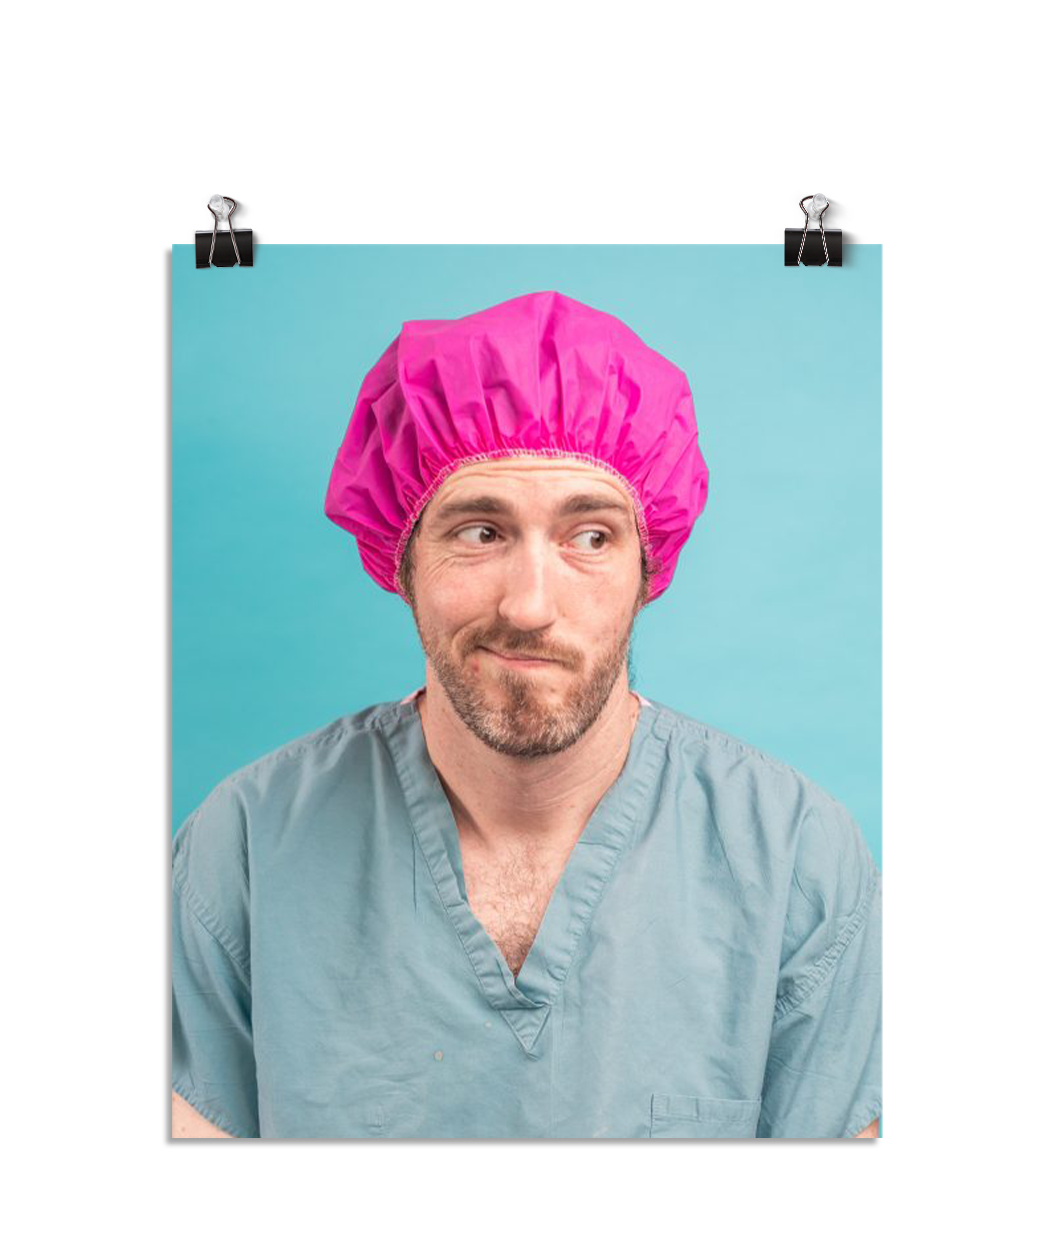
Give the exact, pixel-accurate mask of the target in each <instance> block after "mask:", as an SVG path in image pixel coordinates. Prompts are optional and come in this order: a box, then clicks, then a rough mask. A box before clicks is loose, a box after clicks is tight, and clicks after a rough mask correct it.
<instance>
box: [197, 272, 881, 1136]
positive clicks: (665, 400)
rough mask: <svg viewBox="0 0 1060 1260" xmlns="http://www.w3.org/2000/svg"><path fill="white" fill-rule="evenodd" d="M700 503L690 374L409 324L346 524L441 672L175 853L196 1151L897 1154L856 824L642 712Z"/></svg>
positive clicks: (870, 870) (275, 757)
mask: <svg viewBox="0 0 1060 1260" xmlns="http://www.w3.org/2000/svg"><path fill="white" fill-rule="evenodd" d="M706 497H707V468H706V465H705V464H704V462H703V459H702V456H701V454H700V451H699V446H698V436H697V429H696V424H695V416H694V411H693V407H692V398H691V392H690V390H689V387H688V382H687V379H686V378H685V376H684V374H683V373H682V372H680V371H679V370H678V369H677V368H676V367H675V366H674V365H673V364H671V363H669V362H668V361H667V360H666V359H664V358H663V357H662V356H661V355H659V354H657V353H656V352H655V351H653V350H651V349H649V347H647V346H646V345H645V344H644V343H643V342H642V341H641V340H640V339H639V338H638V337H637V336H636V335H635V334H634V333H633V332H632V331H631V330H630V329H628V328H627V327H626V326H625V325H624V324H622V323H620V321H618V320H616V319H614V318H613V317H611V316H609V315H606V314H604V313H603V312H600V311H596V310H593V309H592V308H590V307H587V306H585V305H583V304H581V303H578V302H575V301H573V300H572V299H569V298H566V297H564V296H563V295H561V294H557V293H536V294H530V295H527V296H525V297H520V298H516V299H513V300H511V301H509V302H505V303H501V304H500V305H499V306H496V307H492V308H490V309H489V310H486V311H481V312H477V313H476V314H474V315H470V316H466V317H465V318H463V319H458V320H448V321H446V320H437V321H414V322H410V323H406V324H404V325H403V327H402V332H401V334H400V336H399V337H398V338H397V339H396V340H395V341H394V342H393V343H392V344H391V346H390V347H389V348H388V349H387V351H386V352H385V353H384V355H383V357H382V358H381V359H380V361H379V363H377V364H376V366H375V367H374V368H373V369H372V371H371V372H369V374H368V376H367V377H366V378H365V381H364V383H363V385H362V388H361V391H360V394H359V396H358V399H357V403H356V406H355V408H354V412H353V416H352V418H351V421H350V425H349V428H348V431H347V434H346V437H345V439H344V441H343V444H342V446H341V447H340V450H339V453H338V457H337V459H336V462H335V466H334V469H333V471H332V475H331V481H330V484H329V487H328V495H327V501H326V512H327V514H328V516H329V517H330V518H331V519H332V520H333V521H335V522H337V523H338V524H340V525H341V526H343V527H344V528H346V529H348V530H349V531H350V532H351V533H353V534H354V536H355V537H356V539H357V543H358V548H359V551H360V556H361V559H362V562H363V563H364V565H365V568H366V569H367V570H368V572H369V573H370V574H371V575H372V576H373V577H374V578H375V580H376V581H377V582H379V583H380V585H382V586H384V587H385V588H386V589H387V590H391V591H394V592H395V593H398V594H400V595H402V597H403V598H405V599H406V601H407V602H408V603H409V605H410V608H411V609H412V612H413V615H414V618H415V622H416V627H417V630H418V632H419V635H420V639H421V642H422V645H423V649H424V653H425V656H426V682H425V685H424V686H423V687H422V688H420V689H419V690H418V691H417V692H414V693H413V694H412V695H411V696H406V697H405V698H404V699H403V700H401V701H398V702H391V703H382V704H377V705H373V706H372V707H370V708H368V709H365V710H363V711H361V712H360V713H357V714H353V715H350V716H346V717H343V718H340V719H339V720H337V721H336V722H333V723H331V724H330V725H328V726H326V727H323V728H322V729H320V730H318V731H315V732H313V733H311V734H310V735H307V736H304V737H302V738H301V739H297V740H295V741H293V742H292V743H290V744H288V745H285V746H284V747H282V748H280V749H277V750H276V751H275V752H273V753H271V754H269V755H268V756H266V757H263V758H261V759H259V760H258V761H256V762H254V763H253V764H252V765H250V766H247V767H244V768H243V769H241V770H239V771H237V772H235V773H234V774H232V775H229V776H228V778H227V779H225V780H224V781H223V782H222V783H220V784H218V786H217V787H216V788H215V789H214V790H213V792H211V793H210V795H209V796H208V797H207V798H206V800H205V801H204V802H203V803H202V804H201V805H200V806H199V808H198V809H197V810H196V811H195V812H194V813H193V814H192V815H191V816H190V817H189V818H188V819H187V820H186V821H185V823H184V825H183V826H182V827H181V829H180V831H179V832H178V834H177V836H176V838H175V841H174V868H173V869H174V881H173V882H174V963H173V968H174V1025H173V1031H174V1052H173V1059H174V1078H173V1087H174V1133H175V1134H176V1135H177V1136H227V1135H235V1136H244V1137H257V1136H260V1137H310V1138H312V1137H321V1138H323V1137H428V1138H432V1137H443V1138H444V1137H476V1138H481V1137H487V1138H489V1137H494V1138H508V1137H545V1138H547V1137H552V1138H585V1137H613V1138H623V1137H651V1138H676V1137H691V1138H695V1137H705V1138H723V1137H724V1138H744V1137H756V1136H758V1137H865V1136H875V1133H876V1131H877V1130H876V1124H877V1122H878V1117H879V1114H880V1105H881V1085H880V882H881V881H880V876H879V872H878V870H877V869H876V866H875V864H874V862H873V860H872V858H871V856H870V854H869V853H868V850H867V848H866V846H865V843H864V840H863V839H862V837H861V834H860V832H859V831H858V828H857V826H856V824H855V823H854V821H853V819H852V818H851V817H850V815H849V813H848V812H847V811H846V810H845V809H844V808H843V806H841V805H840V804H839V803H838V802H837V801H835V800H833V799H832V798H831V797H830V796H829V795H828V794H827V793H825V792H824V791H823V790H822V789H821V788H819V787H817V786H816V785H814V784H813V783H811V782H810V781H809V780H807V779H806V778H805V777H804V776H802V775H800V774H799V773H798V772H797V771H795V770H792V769H790V768H789V767H786V766H784V765H781V764H780V763H778V762H775V761H773V760H772V759H771V758H769V757H766V756H765V755H763V754H762V753H760V752H757V751H756V750H755V749H753V748H750V747H748V746H747V745H745V744H742V743H740V742H739V741H738V740H735V739H733V738H731V737H729V736H727V735H724V734H722V733H721V732H719V731H715V730H714V729H712V728H710V727H707V726H705V725H703V724H702V723H700V722H698V721H697V720H695V719H693V718H691V717H688V716H685V715H683V714H681V713H679V712H677V711H676V710H674V709H672V708H669V707H667V706H665V705H662V704H659V703H658V702H652V701H649V700H647V699H646V698H645V697H642V696H640V695H638V694H637V693H636V692H632V691H631V690H630V687H629V678H628V672H627V658H628V649H629V641H630V633H631V631H632V628H633V624H634V620H635V618H636V616H637V614H638V613H639V612H640V610H641V609H642V608H643V607H644V606H645V605H646V604H647V603H649V602H651V601H652V600H654V599H656V598H658V597H659V595H661V594H662V592H663V591H664V590H665V589H666V587H667V586H668V585H669V583H670V581H671V579H672V577H673V574H674V570H675V567H676V564H677V556H678V553H679V551H680V548H681V546H682V545H683V544H684V542H685V541H686V540H687V538H688V536H689V534H690V532H691V529H692V526H693V524H694V522H695V520H696V518H697V517H698V515H699V514H700V512H701V511H702V509H703V506H704V504H705V501H706Z"/></svg>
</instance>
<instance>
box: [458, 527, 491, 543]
mask: <svg viewBox="0 0 1060 1260" xmlns="http://www.w3.org/2000/svg"><path fill="white" fill-rule="evenodd" d="M496 533H497V531H496V530H495V529H494V528H493V526H492V525H465V526H464V527H463V528H462V529H458V530H457V531H456V533H455V534H454V535H453V537H454V538H459V539H460V541H461V542H469V543H472V545H474V542H473V538H474V535H476V534H496ZM464 534H471V535H472V538H466V539H465V538H464V537H463V535H464ZM478 541H481V539H479V540H478Z"/></svg>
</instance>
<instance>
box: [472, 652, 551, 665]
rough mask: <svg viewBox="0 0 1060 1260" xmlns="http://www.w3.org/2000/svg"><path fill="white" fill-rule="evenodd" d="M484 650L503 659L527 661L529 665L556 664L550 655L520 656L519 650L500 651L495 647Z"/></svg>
mask: <svg viewBox="0 0 1060 1260" xmlns="http://www.w3.org/2000/svg"><path fill="white" fill-rule="evenodd" d="M482 650H483V651H484V652H489V653H490V654H491V655H492V656H499V657H500V658H501V659H502V660H510V661H525V662H526V663H527V664H529V665H554V664H556V662H555V661H554V660H553V659H552V658H551V657H550V656H520V655H519V654H518V653H517V652H498V651H497V650H496V649H495V648H483V649H482Z"/></svg>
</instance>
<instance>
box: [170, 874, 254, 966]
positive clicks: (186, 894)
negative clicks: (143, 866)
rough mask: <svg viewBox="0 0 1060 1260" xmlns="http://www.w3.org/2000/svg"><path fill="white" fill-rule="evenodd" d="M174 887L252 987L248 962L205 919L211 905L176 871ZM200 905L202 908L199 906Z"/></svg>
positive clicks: (204, 928)
mask: <svg viewBox="0 0 1060 1260" xmlns="http://www.w3.org/2000/svg"><path fill="white" fill-rule="evenodd" d="M173 887H174V888H175V889H176V890H177V891H178V892H179V893H180V894H181V896H182V898H183V900H184V903H185V905H186V906H187V907H188V909H189V910H190V911H191V914H192V916H193V917H194V919H195V921H196V923H198V924H199V926H200V927H201V928H202V930H203V931H204V932H205V933H206V935H207V936H209V938H210V939H211V940H212V941H213V942H214V943H215V944H216V945H217V947H218V948H219V949H221V950H222V951H223V952H224V955H225V957H226V958H227V959H228V961H229V962H230V963H231V964H232V966H233V967H235V969H236V971H237V972H238V973H239V978H240V980H242V981H243V983H244V984H245V985H246V986H247V988H248V989H250V987H251V984H250V968H249V966H248V964H246V963H244V962H242V961H241V960H240V959H238V958H237V957H236V956H235V954H234V952H233V950H232V947H231V946H229V945H227V944H225V942H224V941H223V940H221V938H220V937H219V936H218V935H217V932H216V931H214V929H213V928H211V927H210V925H209V924H208V923H206V922H205V920H204V919H203V914H204V913H205V914H209V907H208V906H207V905H206V903H205V902H203V901H201V899H200V898H199V896H198V894H197V893H195V892H194V890H193V889H191V888H190V887H189V886H188V884H187V883H186V882H185V880H184V879H183V878H182V877H181V876H180V875H178V874H177V872H176V871H174V872H173ZM200 906H201V909H200V908H199V907H200Z"/></svg>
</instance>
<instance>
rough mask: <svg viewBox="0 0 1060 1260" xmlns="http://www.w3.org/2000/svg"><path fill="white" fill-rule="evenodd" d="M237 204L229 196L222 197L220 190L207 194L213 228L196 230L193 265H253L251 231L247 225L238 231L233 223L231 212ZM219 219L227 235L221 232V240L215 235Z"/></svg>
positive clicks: (252, 236) (232, 212)
mask: <svg viewBox="0 0 1060 1260" xmlns="http://www.w3.org/2000/svg"><path fill="white" fill-rule="evenodd" d="M237 204H238V203H237V202H235V201H233V200H232V198H231V197H222V196H221V195H220V193H218V195H217V196H216V197H211V198H210V200H209V202H208V205H207V208H208V209H209V211H210V213H211V214H212V215H213V231H212V232H196V233H195V266H196V267H253V266H254V233H253V232H252V231H251V230H250V228H240V230H239V231H238V232H237V231H236V230H235V228H233V227H232V215H233V214H234V213H235V209H236V205H237ZM219 223H220V224H223V225H224V226H225V227H227V228H228V235H227V236H225V235H224V234H223V233H222V235H221V239H220V240H218V239H217V225H218V224H219Z"/></svg>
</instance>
